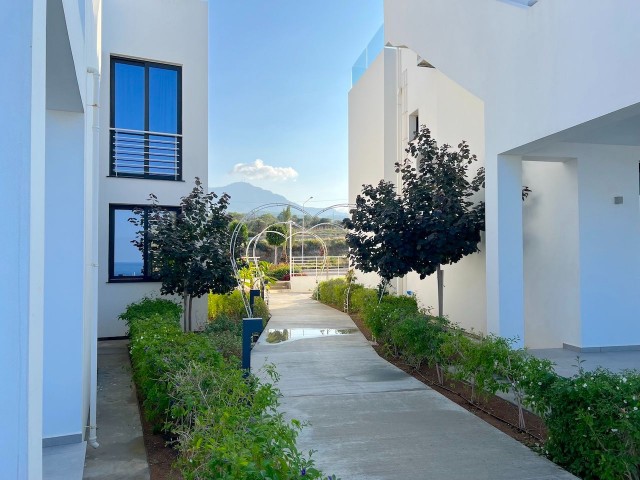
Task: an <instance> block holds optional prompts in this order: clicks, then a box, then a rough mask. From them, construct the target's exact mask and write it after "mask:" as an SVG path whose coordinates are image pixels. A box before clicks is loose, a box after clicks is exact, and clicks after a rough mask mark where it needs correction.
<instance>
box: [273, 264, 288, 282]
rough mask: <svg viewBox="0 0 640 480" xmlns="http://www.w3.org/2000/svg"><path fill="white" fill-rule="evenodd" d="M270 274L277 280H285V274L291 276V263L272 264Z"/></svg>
mask: <svg viewBox="0 0 640 480" xmlns="http://www.w3.org/2000/svg"><path fill="white" fill-rule="evenodd" d="M269 275H270V276H272V277H273V278H275V279H276V280H284V277H285V276H289V264H288V263H279V264H278V265H271V267H270V268H269Z"/></svg>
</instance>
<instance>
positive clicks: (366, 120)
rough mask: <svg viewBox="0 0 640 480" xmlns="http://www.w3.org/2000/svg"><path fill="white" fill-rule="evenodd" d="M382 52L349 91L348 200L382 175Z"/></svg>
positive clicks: (353, 198)
mask: <svg viewBox="0 0 640 480" xmlns="http://www.w3.org/2000/svg"><path fill="white" fill-rule="evenodd" d="M384 67H385V62H384V55H382V54H381V55H378V57H377V58H376V59H375V60H374V61H373V63H372V64H371V65H370V66H369V69H368V70H367V71H366V72H365V73H364V75H363V76H362V77H361V78H360V80H359V81H358V83H357V84H356V85H355V86H354V87H353V88H352V89H351V90H350V91H349V202H350V203H353V202H355V199H356V197H357V196H358V194H359V193H360V192H361V191H362V185H365V184H369V185H375V184H377V183H378V182H379V181H380V180H382V178H383V177H384Z"/></svg>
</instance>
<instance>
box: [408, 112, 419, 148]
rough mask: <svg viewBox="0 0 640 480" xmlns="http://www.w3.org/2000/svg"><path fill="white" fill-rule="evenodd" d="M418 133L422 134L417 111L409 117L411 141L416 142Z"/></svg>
mask: <svg viewBox="0 0 640 480" xmlns="http://www.w3.org/2000/svg"><path fill="white" fill-rule="evenodd" d="M418 133H420V117H419V116H418V111H417V110H416V111H415V112H413V113H412V114H411V115H409V141H412V140H415V139H416V137H417V136H418Z"/></svg>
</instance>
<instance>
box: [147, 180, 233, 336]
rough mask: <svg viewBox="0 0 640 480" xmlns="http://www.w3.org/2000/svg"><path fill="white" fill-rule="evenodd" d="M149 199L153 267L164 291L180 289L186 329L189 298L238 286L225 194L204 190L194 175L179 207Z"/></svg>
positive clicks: (225, 291) (189, 306) (148, 230)
mask: <svg viewBox="0 0 640 480" xmlns="http://www.w3.org/2000/svg"><path fill="white" fill-rule="evenodd" d="M149 198H150V200H151V202H152V204H153V208H152V210H151V213H150V214H149V227H148V229H147V235H146V242H147V248H148V249H149V251H150V255H151V265H152V268H153V272H154V273H156V274H157V275H158V278H159V279H160V280H161V281H162V287H161V289H160V292H161V293H162V294H163V295H172V294H176V295H181V296H182V301H183V306H184V326H185V329H188V330H191V329H192V320H191V317H192V315H191V306H192V302H193V298H194V297H196V298H199V297H201V296H203V295H207V294H209V293H228V292H230V291H231V290H232V289H233V288H234V287H235V286H236V280H235V278H234V276H233V270H232V267H231V258H230V253H229V244H230V241H231V233H230V232H229V220H230V217H229V215H228V214H227V213H226V210H227V206H228V205H229V196H228V195H227V194H223V195H222V196H221V197H219V198H218V196H217V195H216V194H215V193H213V192H212V193H205V192H204V188H203V186H202V182H201V181H200V179H199V178H197V177H196V180H195V186H194V188H193V190H192V191H191V193H190V194H189V195H187V196H186V197H183V198H182V199H181V202H180V211H179V212H177V213H175V212H170V211H167V210H164V209H162V208H161V207H160V206H159V205H158V198H157V197H156V196H155V195H153V194H151V195H150V197H149Z"/></svg>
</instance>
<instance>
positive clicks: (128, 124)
mask: <svg viewBox="0 0 640 480" xmlns="http://www.w3.org/2000/svg"><path fill="white" fill-rule="evenodd" d="M181 91H182V70H181V68H180V67H176V66H172V65H162V64H159V63H152V62H143V61H137V60H128V59H123V58H112V59H111V124H110V133H111V139H110V159H111V161H110V168H109V175H111V176H115V177H139V178H153V179H160V180H182V95H181Z"/></svg>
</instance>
